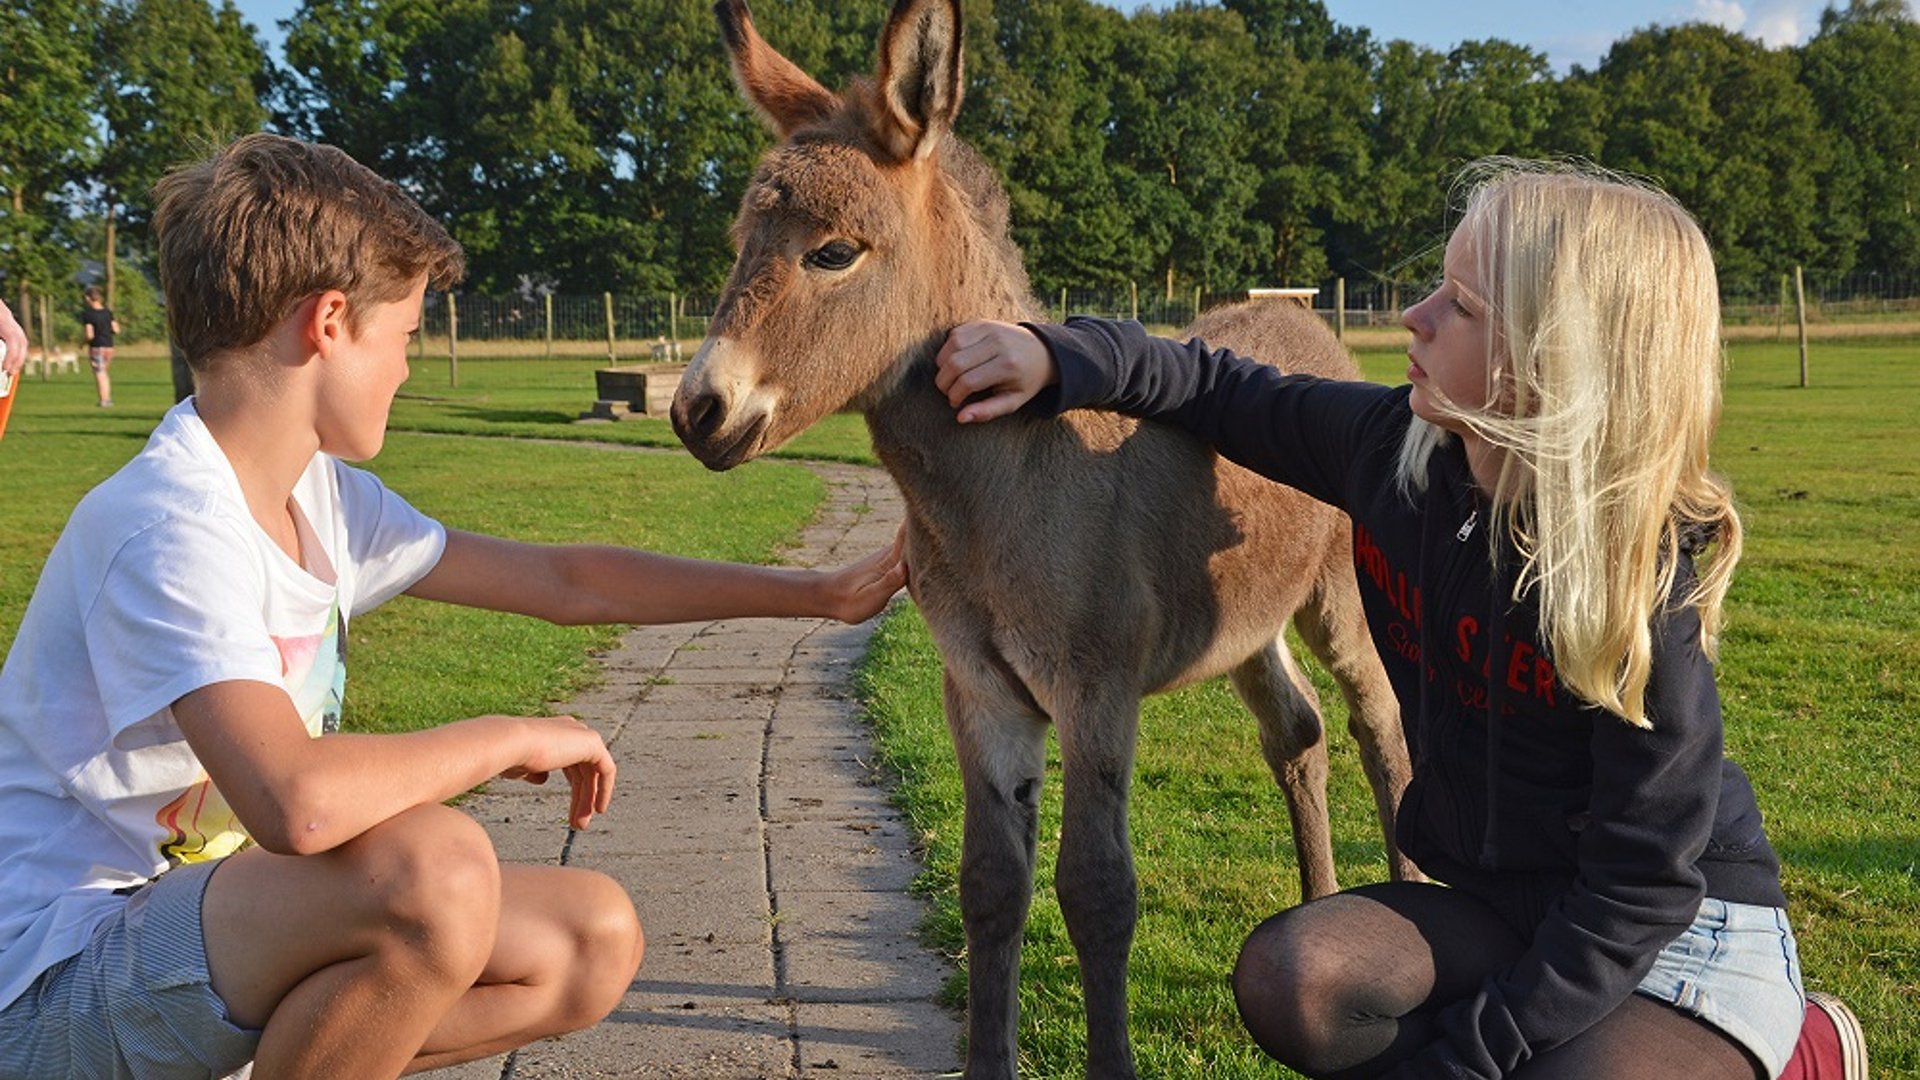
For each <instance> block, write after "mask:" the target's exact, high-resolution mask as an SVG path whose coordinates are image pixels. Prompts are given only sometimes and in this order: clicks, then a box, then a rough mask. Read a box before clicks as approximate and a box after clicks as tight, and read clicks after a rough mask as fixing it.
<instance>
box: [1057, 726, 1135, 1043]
mask: <svg viewBox="0 0 1920 1080" xmlns="http://www.w3.org/2000/svg"><path fill="white" fill-rule="evenodd" d="M1139 724H1140V702H1139V699H1137V698H1132V699H1127V700H1115V701H1105V702H1100V703H1098V704H1093V705H1089V706H1088V707H1085V708H1080V709H1075V710H1073V712H1072V715H1071V716H1066V715H1063V716H1059V717H1056V718H1055V726H1056V728H1057V730H1058V732H1059V737H1060V765H1061V796H1060V801H1061V822H1060V860H1059V865H1058V869H1057V870H1056V872H1055V875H1054V886H1053V891H1054V893H1055V895H1057V896H1058V897H1059V898H1060V912H1061V914H1062V915H1063V916H1064V917H1065V918H1066V923H1067V936H1068V937H1069V938H1071V939H1072V940H1073V950H1074V952H1075V953H1076V954H1078V956H1079V958H1080V987H1081V991H1082V993H1084V994H1085V996H1086V1010H1087V1076H1089V1077H1091V1078H1096V1080H1109V1078H1131V1077H1132V1076H1133V1075H1134V1071H1133V1046H1132V1043H1131V1042H1130V1041H1129V1040H1128V1037H1127V953H1128V951H1129V950H1130V949H1132V947H1133V927H1134V922H1135V920H1136V919H1137V918H1138V915H1139V895H1138V886H1137V883H1136V881H1135V879H1134V872H1133V841H1132V837H1131V836H1130V834H1129V832H1128V828H1127V792H1128V786H1129V784H1130V782H1131V780H1132V778H1133V752H1134V741H1135V737H1136V735H1137V734H1138V730H1139Z"/></svg>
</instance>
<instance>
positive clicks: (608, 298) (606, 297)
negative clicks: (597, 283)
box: [600, 292, 615, 364]
mask: <svg viewBox="0 0 1920 1080" xmlns="http://www.w3.org/2000/svg"><path fill="white" fill-rule="evenodd" d="M600 299H601V300H603V301H605V303H606V305H607V363H609V364H611V363H613V362H614V360H615V357H614V355H613V294H612V293H610V292H603V293H601V294H600Z"/></svg>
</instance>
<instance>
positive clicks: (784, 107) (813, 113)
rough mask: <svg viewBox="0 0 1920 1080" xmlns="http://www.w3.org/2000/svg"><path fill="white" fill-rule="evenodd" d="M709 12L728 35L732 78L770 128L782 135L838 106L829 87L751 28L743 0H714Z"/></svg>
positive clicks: (790, 132)
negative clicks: (800, 67)
mask: <svg viewBox="0 0 1920 1080" xmlns="http://www.w3.org/2000/svg"><path fill="white" fill-rule="evenodd" d="M713 17H714V18H716V19H718V20H719V21H720V36H721V37H722V38H725V39H726V43H727V56H728V57H729V58H730V59H732V61H733V78H734V81H736V82H738V83H739V84H740V92H741V93H743V94H745V95H746V97H747V100H748V101H751V102H752V103H753V107H754V108H756V109H758V110H759V111H760V115H761V116H763V117H765V118H766V121H767V124H768V126H770V127H772V128H773V131H774V134H776V135H778V136H780V137H781V138H783V139H784V138H786V137H787V136H788V135H790V134H792V133H793V132H794V131H795V130H796V129H798V128H803V127H806V126H807V125H808V124H811V123H814V122H816V121H818V120H820V119H821V118H823V117H825V116H826V115H827V114H828V113H830V112H832V111H833V110H834V109H835V108H836V107H838V106H839V104H840V100H839V99H838V98H836V97H834V96H833V94H832V93H831V92H830V91H828V90H827V89H826V88H825V87H823V86H821V85H820V84H819V83H817V82H815V81H814V80H813V77H812V76H811V75H808V74H807V73H806V72H804V71H801V70H800V69H799V68H798V67H797V66H795V65H794V62H793V61H791V60H789V59H787V58H786V57H784V56H781V55H780V54H779V53H777V52H775V51H774V50H773V46H771V45H768V44H767V42H766V39H764V38H762V37H761V36H760V31H758V30H755V29H754V28H753V15H752V14H751V13H750V12H748V11H747V4H746V0H717V2H716V3H715V4H714V5H713Z"/></svg>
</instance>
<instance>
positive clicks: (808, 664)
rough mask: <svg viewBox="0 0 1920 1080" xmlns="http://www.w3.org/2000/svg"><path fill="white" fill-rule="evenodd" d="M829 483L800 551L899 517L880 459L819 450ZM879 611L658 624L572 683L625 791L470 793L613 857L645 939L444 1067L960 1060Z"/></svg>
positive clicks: (556, 852)
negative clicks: (598, 992) (577, 824)
mask: <svg viewBox="0 0 1920 1080" xmlns="http://www.w3.org/2000/svg"><path fill="white" fill-rule="evenodd" d="M809 467H810V468H813V469H815V471H816V472H817V473H819V474H820V475H821V476H822V478H823V479H824V480H825V481H826V484H827V490H828V499H827V501H826V504H825V506H824V507H823V509H822V511H821V512H820V513H819V514H818V515H817V517H816V520H815V521H814V522H813V523H812V524H811V525H810V526H808V528H807V529H806V530H804V532H803V534H802V536H801V542H800V544H799V546H798V547H796V548H795V549H794V550H792V551H791V552H789V553H788V557H789V561H791V562H793V563H796V564H799V565H808V566H837V565H841V564H844V563H847V562H850V561H852V560H854V559H856V558H859V557H861V556H864V555H865V554H867V553H868V552H870V551H872V550H874V549H876V548H879V547H882V546H884V545H886V544H887V543H889V542H890V541H891V540H892V538H893V535H894V532H895V530H896V529H897V528H898V527H899V522H900V520H901V514H902V510H901V505H900V499H899V495H898V493H897V491H896V490H895V489H894V487H893V484H892V481H891V480H889V479H887V477H886V475H885V474H884V473H881V472H880V471H879V470H876V469H868V468H862V467H859V466H851V465H810V466H809ZM872 630H873V626H872V624H871V623H869V624H865V625H861V626H843V625H841V624H839V623H835V622H830V621H821V620H804V619H730V620H724V621H718V622H712V623H705V624H688V625H682V626H672V627H641V628H636V629H634V630H632V631H631V632H629V633H627V634H625V635H623V636H622V638H621V639H620V641H619V643H618V644H617V645H615V646H614V647H612V648H610V649H608V650H607V651H606V652H605V653H604V654H603V655H601V656H600V657H598V661H599V664H600V666H601V672H602V677H601V679H600V680H599V681H598V682H597V683H596V684H595V685H594V686H592V687H591V688H589V689H586V690H583V691H582V692H581V693H580V694H579V695H578V696H577V697H576V698H575V699H573V700H572V701H569V702H565V703H562V704H560V705H558V706H556V709H557V711H560V712H567V713H571V714H572V715H575V716H578V717H579V718H580V719H581V720H582V721H584V722H586V723H588V724H590V725H592V726H593V727H594V728H595V729H596V730H599V731H600V732H601V733H602V734H603V735H605V736H606V738H607V740H608V745H609V746H610V747H611V748H612V750H613V754H614V759H615V761H616V763H617V764H618V765H619V767H620V776H619V783H618V788H617V789H616V792H615V795H614V800H613V806H612V807H611V809H610V810H609V811H608V812H607V813H606V814H604V815H600V816H599V817H597V818H596V819H595V820H594V823H593V826H592V827H591V828H589V829H587V830H585V831H581V832H575V831H573V830H571V829H569V828H568V827H567V826H566V824H565V813H566V795H565V786H564V785H559V784H556V785H551V786H549V787H548V788H545V789H542V788H535V787H531V786H529V785H521V784H512V785H509V784H501V785H498V786H497V787H496V788H494V789H493V790H490V791H488V792H485V793H482V794H480V795H477V796H474V797H472V798H470V799H468V800H466V801H465V802H464V803H463V804H462V806H463V808H464V809H465V810H466V811H467V812H468V813H469V814H471V815H472V816H473V817H474V819H475V820H477V821H479V822H480V823H481V824H482V825H484V826H485V827H486V829H487V831H488V832H489V833H490V834H491V835H492V836H493V839H494V844H495V847H496V848H497V849H498V850H499V851H500V852H501V855H502V856H503V857H505V858H512V859H516V860H520V861H527V862H544V863H564V864H565V865H570V866H583V867H589V868H592V869H596V870H599V871H601V872H603V873H606V874H608V875H610V876H612V877H613V878H614V879H615V880H617V881H619V882H620V883H621V884H622V885H623V886H624V887H625V888H626V889H627V890H628V892H629V894H630V895H631V896H632V897H633V901H634V907H635V910H637V911H638V912H639V914H640V921H641V925H642V926H643V927H644V928H645V930H646V934H647V955H646V960H645V962H644V963H643V964H642V965H641V968H640V972H639V975H638V976H637V977H636V978H635V980H634V982H633V985H632V986H631V987H629V989H628V992H627V994H626V997H625V999H624V1000H623V1001H622V1003H621V1006H620V1007H619V1008H618V1009H617V1010H615V1012H614V1013H613V1015H611V1016H610V1017H608V1018H607V1019H606V1020H605V1021H603V1022H602V1023H600V1024H598V1025H596V1026H595V1027H593V1028H590V1029H588V1030H586V1031H581V1032H576V1033H574V1034H572V1035H568V1036H565V1037H563V1038H559V1039H552V1040H545V1041H542V1042H538V1043H535V1044H533V1045H530V1046H526V1047H522V1048H521V1049H519V1050H517V1051H515V1052H514V1053H512V1054H509V1055H505V1056H502V1057H495V1058H490V1059H487V1060H485V1061H479V1062H473V1063H469V1064H467V1065H464V1066H459V1067H457V1068H453V1069H447V1070H443V1071H441V1072H438V1073H435V1074H433V1075H435V1076H445V1077H451V1078H453V1080H536V1078H539V1080H545V1078H563V1077H698V1078H701V1080H736V1078H737V1080H767V1078H780V1080H795V1078H802V1077H817V1078H827V1077H831V1078H834V1080H900V1078H905V1077H933V1076H942V1075H957V1073H958V1071H959V1068H960V1054H959V1034H960V1018H959V1016H958V1014H957V1013H955V1012H954V1011H953V1010H951V1009H949V1008H947V1007H945V1006H943V1005H941V1004H940V1003H939V1002H940V993H941V988H942V986H943V985H944V984H945V983H947V982H948V981H950V980H951V979H952V977H953V967H952V965H951V964H949V963H948V962H947V961H946V960H945V959H944V958H943V957H941V956H939V955H937V954H936V953H934V952H932V951H930V950H928V949H926V948H925V947H923V946H922V945H921V944H920V943H919V938H918V936H917V935H918V928H919V926H920V923H921V921H922V919H923V918H924V916H925V907H924V904H923V902H922V901H920V900H919V899H918V898H916V897H914V896H912V895H910V894H909V893H908V892H907V887H908V885H909V883H910V882H911V881H912V880H913V878H914V876H915V875H916V874H917V873H918V872H919V870H920V868H921V864H920V862H919V859H918V857H917V855H916V853H915V851H914V849H913V843H912V841H913V838H912V836H911V834H910V830H909V829H908V828H907V826H906V823H905V821H904V819H903V818H902V817H901V815H900V813H899V811H898V810H897V809H895V808H894V806H893V805H892V803H891V802H890V801H889V798H888V794H887V789H886V786H885V781H886V778H885V777H884V776H883V775H882V774H881V773H880V772H879V771H878V770H877V769H876V767H875V766H874V764H873V762H874V760H875V754H874V751H873V747H872V744H871V740H870V738H869V736H868V732H867V729H866V727H865V726H864V724H863V723H862V721H861V720H860V717H859V703H858V701H857V700H856V699H855V695H854V691H853V687H852V682H851V677H852V672H853V670H854V668H855V666H856V665H857V664H858V663H859V661H860V658H861V657H862V656H863V655H864V653H865V650H866V647H867V642H868V639H869V638H870V636H871V634H872Z"/></svg>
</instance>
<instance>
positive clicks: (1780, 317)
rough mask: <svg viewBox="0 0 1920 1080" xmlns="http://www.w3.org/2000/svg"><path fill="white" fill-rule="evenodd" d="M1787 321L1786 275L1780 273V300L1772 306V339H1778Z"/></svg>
mask: <svg viewBox="0 0 1920 1080" xmlns="http://www.w3.org/2000/svg"><path fill="white" fill-rule="evenodd" d="M1786 323H1787V275H1785V274H1781V275H1780V302H1779V303H1778V304H1776V305H1774V308H1773V340H1775V341H1779V340H1780V334H1781V330H1782V328H1784V327H1785V326H1786Z"/></svg>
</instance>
